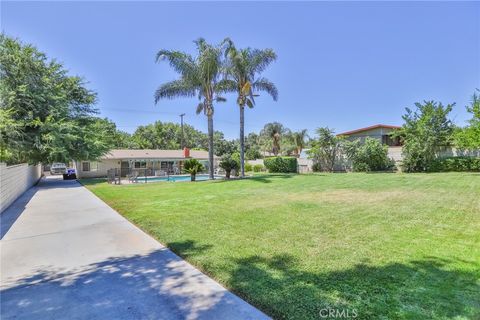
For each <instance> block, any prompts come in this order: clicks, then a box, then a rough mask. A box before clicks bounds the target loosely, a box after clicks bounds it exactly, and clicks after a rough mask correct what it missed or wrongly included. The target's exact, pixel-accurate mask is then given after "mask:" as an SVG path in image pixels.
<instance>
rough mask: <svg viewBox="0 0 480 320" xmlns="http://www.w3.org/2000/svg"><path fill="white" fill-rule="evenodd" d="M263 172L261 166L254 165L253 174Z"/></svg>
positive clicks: (263, 168)
mask: <svg viewBox="0 0 480 320" xmlns="http://www.w3.org/2000/svg"><path fill="white" fill-rule="evenodd" d="M264 170H265V167H264V166H263V164H256V165H254V166H253V172H262V171H264Z"/></svg>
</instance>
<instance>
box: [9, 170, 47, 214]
mask: <svg viewBox="0 0 480 320" xmlns="http://www.w3.org/2000/svg"><path fill="white" fill-rule="evenodd" d="M41 175H42V166H41V165H36V166H31V165H30V166H29V165H28V164H25V163H24V164H18V165H14V166H8V167H7V165H6V164H5V163H0V212H3V211H4V210H5V209H6V208H8V206H10V205H11V204H12V203H13V202H14V201H15V200H16V199H17V198H18V197H20V196H21V195H22V194H23V193H24V192H25V191H27V190H28V189H30V187H32V186H33V185H34V184H36V183H37V182H38V180H39V179H40V177H41Z"/></svg>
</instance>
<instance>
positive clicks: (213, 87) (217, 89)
mask: <svg viewBox="0 0 480 320" xmlns="http://www.w3.org/2000/svg"><path fill="white" fill-rule="evenodd" d="M195 44H196V49H197V56H196V57H195V58H194V57H192V56H191V55H189V54H187V53H184V52H181V51H169V50H160V51H159V52H158V53H157V62H158V61H161V60H164V59H166V60H168V62H169V63H170V66H171V67H172V68H173V69H174V70H175V71H176V72H177V73H179V74H180V79H178V80H174V81H170V82H167V83H164V84H162V85H160V87H159V88H158V89H157V91H156V92H155V103H158V101H159V100H161V99H173V98H178V97H198V98H199V100H200V103H199V104H198V105H197V110H196V112H197V114H200V113H202V112H203V113H204V114H205V116H206V117H207V120H208V159H209V162H210V165H209V175H210V179H214V168H213V155H214V150H213V135H214V131H213V114H214V103H215V102H222V101H226V99H225V98H223V97H222V96H221V94H222V93H225V92H227V91H229V86H228V83H227V82H226V81H227V80H225V79H221V74H222V68H223V61H222V57H223V56H224V45H223V44H220V45H217V46H214V45H211V44H208V43H207V42H206V41H205V40H204V39H202V38H200V39H198V40H196V41H195Z"/></svg>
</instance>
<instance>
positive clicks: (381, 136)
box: [337, 124, 401, 147]
mask: <svg viewBox="0 0 480 320" xmlns="http://www.w3.org/2000/svg"><path fill="white" fill-rule="evenodd" d="M400 128H401V127H399V126H392V125H387V124H376V125H373V126H369V127H365V128H360V129H355V130H351V131H345V132H342V133H339V134H337V136H343V137H345V138H346V139H348V140H350V141H353V140H357V139H359V140H360V141H364V140H365V139H366V138H367V137H368V138H373V139H378V140H380V142H381V143H382V144H385V145H387V146H389V147H399V146H401V141H400V139H399V138H398V137H396V138H393V137H392V136H391V134H392V133H393V132H394V131H395V130H397V129H400Z"/></svg>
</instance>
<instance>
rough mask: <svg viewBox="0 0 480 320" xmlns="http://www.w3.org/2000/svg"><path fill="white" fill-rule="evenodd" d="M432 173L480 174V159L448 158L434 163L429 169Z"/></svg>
mask: <svg viewBox="0 0 480 320" xmlns="http://www.w3.org/2000/svg"><path fill="white" fill-rule="evenodd" d="M428 171H430V172H447V171H457V172H460V171H476V172H480V158H474V157H447V158H439V159H436V160H434V161H432V163H431V165H430V166H429V168H428Z"/></svg>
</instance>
